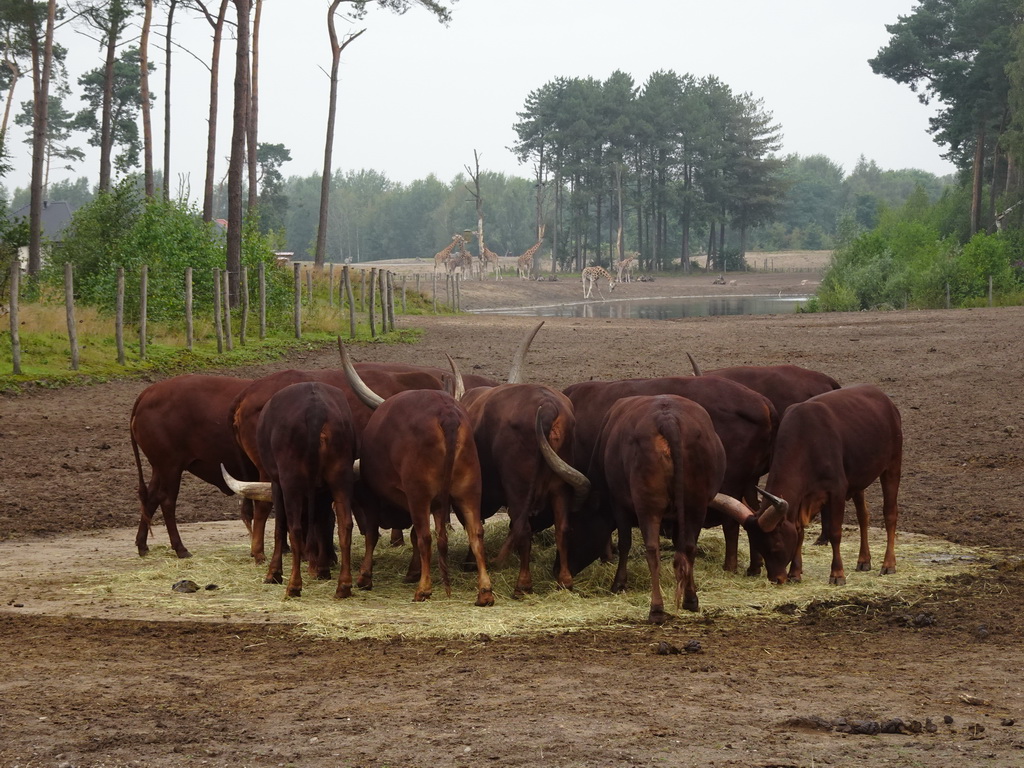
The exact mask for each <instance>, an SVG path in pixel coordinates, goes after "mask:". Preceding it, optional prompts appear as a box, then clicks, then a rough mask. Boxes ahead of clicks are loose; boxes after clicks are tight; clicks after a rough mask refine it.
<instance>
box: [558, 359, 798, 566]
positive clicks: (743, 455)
mask: <svg viewBox="0 0 1024 768" xmlns="http://www.w3.org/2000/svg"><path fill="white" fill-rule="evenodd" d="M564 392H565V394H566V395H567V396H568V397H569V400H570V401H571V402H572V404H573V409H574V411H575V414H576V430H575V433H574V434H575V447H574V449H573V454H574V456H575V458H576V462H577V464H576V466H577V468H579V469H583V470H584V471H585V470H586V469H587V468H588V466H587V464H586V462H589V460H590V457H591V456H592V455H593V452H594V448H595V446H596V445H597V440H598V437H599V435H600V433H601V427H602V424H603V422H604V419H605V416H606V415H607V414H608V412H609V411H610V410H611V408H612V406H613V405H614V404H615V403H616V401H618V400H620V399H621V398H623V397H632V396H634V395H679V396H681V397H685V398H688V399H690V400H693V401H694V402H696V403H697V404H698V405H700V406H702V407H703V408H704V409H705V410H706V411H707V412H708V414H709V415H710V417H711V422H712V424H713V425H714V427H715V432H716V433H717V434H718V436H719V438H720V439H721V441H722V445H723V446H724V447H725V455H726V467H725V477H724V479H723V481H722V486H721V491H722V493H723V494H726V495H728V496H732V497H735V498H738V499H743V500H745V501H746V502H747V503H748V504H749V505H751V506H752V507H754V508H755V509H756V508H757V505H758V501H757V481H758V480H759V479H760V477H761V476H762V475H763V474H765V473H766V472H767V471H768V467H769V463H770V461H771V446H772V442H773V440H774V438H775V430H776V429H777V428H778V417H777V415H776V413H775V408H774V406H772V404H771V402H770V401H769V400H768V399H767V398H766V397H764V396H763V395H759V394H758V393H756V392H754V391H753V390H751V389H748V388H747V387H744V386H743V385H742V384H737V383H736V382H734V381H729V380H727V379H720V378H718V377H715V376H702V377H700V378H697V377H693V376H665V377H661V378H654V379H625V380H621V381H586V382H581V383H579V384H573V385H571V386H569V387H567V388H566V389H565V390H564ZM705 525H706V526H707V527H709V528H710V527H714V526H717V525H721V526H722V529H723V533H724V536H725V563H724V565H723V567H724V568H725V570H727V571H736V570H737V568H738V567H739V564H738V559H739V558H738V543H739V524H738V523H737V522H736V521H735V520H734V519H733V518H732V517H731V516H726V515H721V514H719V511H718V510H711V511H709V514H708V515H707V517H706V518H705ZM573 527H574V529H575V527H576V526H575V525H574V526H573ZM577 539H578V537H577V533H576V532H575V530H574V532H573V535H572V550H573V551H572V553H571V555H570V558H571V561H570V564H569V567H570V571H571V572H572V573H574V574H575V573H579V571H580V570H582V569H583V568H585V567H586V566H587V565H589V564H590V563H592V562H593V561H594V560H595V559H597V558H598V557H599V556H600V555H601V554H602V553H603V552H604V551H606V548H605V547H604V546H603V545H600V544H596V543H594V542H591V543H590V544H589V545H587V546H581V545H580V544H579V542H578V540H577ZM754 565H755V563H754V561H753V559H752V562H751V569H748V572H750V570H752V569H753V568H754ZM759 571H760V565H759V563H757V571H754V572H755V573H756V572H759Z"/></svg>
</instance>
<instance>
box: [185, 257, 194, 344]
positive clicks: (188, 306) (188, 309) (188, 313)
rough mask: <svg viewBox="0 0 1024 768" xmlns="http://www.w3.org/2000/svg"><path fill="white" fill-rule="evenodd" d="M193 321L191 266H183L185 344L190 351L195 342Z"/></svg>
mask: <svg viewBox="0 0 1024 768" xmlns="http://www.w3.org/2000/svg"><path fill="white" fill-rule="evenodd" d="M195 332H196V328H195V321H194V318H193V317H192V267H185V346H186V347H188V351H189V352H191V351H192V346H193V345H194V343H195Z"/></svg>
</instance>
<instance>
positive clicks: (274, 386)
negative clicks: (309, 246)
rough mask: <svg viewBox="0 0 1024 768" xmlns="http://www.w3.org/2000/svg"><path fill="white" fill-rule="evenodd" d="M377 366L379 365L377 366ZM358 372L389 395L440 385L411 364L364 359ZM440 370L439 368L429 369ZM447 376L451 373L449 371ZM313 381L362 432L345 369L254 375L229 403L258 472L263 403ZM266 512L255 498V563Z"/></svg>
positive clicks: (362, 418) (260, 554)
mask: <svg viewBox="0 0 1024 768" xmlns="http://www.w3.org/2000/svg"><path fill="white" fill-rule="evenodd" d="M378 366H380V367H378ZM361 368H362V375H363V376H365V378H366V380H367V382H368V383H369V385H370V386H371V387H374V388H375V391H378V392H380V393H382V394H383V395H384V396H390V395H393V394H395V393H397V392H401V391H404V390H406V389H441V387H442V382H441V379H440V377H438V376H435V375H434V374H432V373H430V372H429V371H427V370H419V369H416V368H415V367H414V366H406V365H404V364H389V363H366V364H363V365H362V366H361ZM433 370H436V371H440V369H437V368H435V369H433ZM449 376H451V374H449ZM303 381H306V382H309V381H317V382H321V383H323V384H328V385H330V386H333V387H337V388H338V389H340V390H341V391H342V392H343V393H344V395H345V398H346V400H347V401H348V404H349V409H350V412H351V414H352V416H351V418H352V423H353V426H354V429H355V433H356V435H357V436H358V435H360V434H362V431H363V428H364V427H365V426H366V423H367V422H368V421H369V420H370V416H371V415H372V413H373V411H372V409H370V408H368V407H367V406H366V405H364V404H363V402H362V401H361V400H360V399H359V398H358V397H357V396H356V395H355V394H354V393H353V392H352V388H351V387H350V386H349V383H348V380H347V379H346V378H345V372H344V371H342V370H334V369H326V370H314V371H300V370H294V369H291V370H286V371H279V372H278V373H274V374H271V375H270V376H265V377H264V378H262V379H257V380H256V381H254V382H252V383H251V384H250V385H249V386H248V387H246V388H245V389H244V390H242V391H241V392H239V393H238V395H237V396H236V397H235V399H234V401H233V402H232V403H231V405H230V411H231V414H232V420H233V423H234V434H235V438H236V439H237V440H238V444H239V445H240V446H241V448H242V450H243V451H244V452H245V454H246V456H248V457H249V459H250V461H252V463H253V464H254V465H255V467H256V470H257V472H258V476H259V477H260V478H261V479H263V480H267V479H268V475H267V474H266V472H265V471H264V468H263V467H262V464H261V460H260V454H259V445H258V440H257V429H256V426H257V424H258V422H259V418H260V414H261V413H262V411H263V408H264V406H265V405H266V404H267V403H268V402H269V401H270V398H271V397H273V396H274V395H275V394H276V393H277V392H279V391H280V390H282V389H284V388H285V387H287V386H289V385H291V384H296V383H298V382H303ZM269 516H270V505H269V504H267V503H264V502H256V504H255V510H254V514H253V525H252V538H251V542H250V554H251V555H252V557H253V558H254V559H255V560H256V562H257V563H262V562H263V561H264V547H265V541H264V535H265V534H264V531H265V528H266V521H267V518H268V517H269Z"/></svg>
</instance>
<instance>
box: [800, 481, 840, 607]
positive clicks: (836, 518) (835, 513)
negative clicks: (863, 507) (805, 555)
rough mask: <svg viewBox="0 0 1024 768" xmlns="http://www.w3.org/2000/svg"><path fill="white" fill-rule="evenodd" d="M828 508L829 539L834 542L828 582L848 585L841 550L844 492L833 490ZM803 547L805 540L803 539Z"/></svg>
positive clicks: (826, 504) (823, 518)
mask: <svg viewBox="0 0 1024 768" xmlns="http://www.w3.org/2000/svg"><path fill="white" fill-rule="evenodd" d="M825 507H826V508H827V509H828V540H829V543H831V544H832V568H831V570H830V572H829V576H828V583H829V584H834V585H836V586H837V587H842V586H845V585H846V570H845V569H844V568H843V555H842V553H841V552H840V551H839V548H840V544H842V541H843V512H844V511H845V508H846V498H845V497H844V495H843V494H842V493H836V492H832V493H830V494H829V498H828V501H826V502H825ZM821 519H822V523H824V522H825V511H824V509H823V510H822V517H821ZM800 544H801V547H802V545H803V540H802V539H801V542H800Z"/></svg>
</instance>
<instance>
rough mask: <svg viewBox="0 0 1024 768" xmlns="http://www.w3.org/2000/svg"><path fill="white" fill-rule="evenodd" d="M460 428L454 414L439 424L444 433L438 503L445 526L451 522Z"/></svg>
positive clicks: (459, 423)
mask: <svg viewBox="0 0 1024 768" xmlns="http://www.w3.org/2000/svg"><path fill="white" fill-rule="evenodd" d="M461 426H462V423H461V421H460V420H459V419H458V418H457V416H456V414H454V413H452V414H451V415H450V416H446V417H445V418H444V419H443V420H442V422H441V429H442V431H443V432H444V461H443V463H442V464H441V489H440V491H441V492H440V497H439V498H438V503H439V505H440V508H441V515H442V517H443V518H444V523H445V524H446V525H447V524H448V521H449V520H451V499H452V485H453V484H454V482H455V454H456V452H457V451H458V449H459V431H460V427H461Z"/></svg>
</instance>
